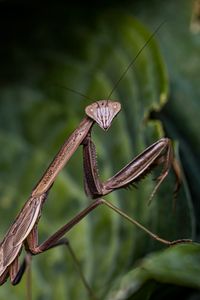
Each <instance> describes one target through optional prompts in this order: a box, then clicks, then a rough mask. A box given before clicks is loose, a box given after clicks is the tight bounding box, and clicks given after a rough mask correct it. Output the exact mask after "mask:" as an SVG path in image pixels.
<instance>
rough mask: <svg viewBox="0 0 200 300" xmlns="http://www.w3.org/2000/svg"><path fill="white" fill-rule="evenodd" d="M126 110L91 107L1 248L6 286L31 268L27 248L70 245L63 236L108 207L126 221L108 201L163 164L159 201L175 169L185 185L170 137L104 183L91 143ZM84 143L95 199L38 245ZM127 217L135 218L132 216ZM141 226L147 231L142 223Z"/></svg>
mask: <svg viewBox="0 0 200 300" xmlns="http://www.w3.org/2000/svg"><path fill="white" fill-rule="evenodd" d="M120 110H121V105H120V103H119V102H117V101H110V100H99V101H96V102H94V103H92V104H91V105H89V106H87V107H86V109H85V113H86V116H85V117H84V119H83V120H82V121H81V123H80V124H79V126H78V127H77V129H75V130H74V132H73V133H72V134H71V136H70V137H69V138H68V139H67V140H66V141H65V143H64V144H63V146H62V147H61V149H60V150H59V152H58V153H57V155H56V156H55V158H54V159H53V161H52V162H51V164H50V166H49V167H48V169H47V170H46V172H45V173H44V175H43V176H42V178H41V179H40V181H39V182H38V184H37V185H36V187H35V188H34V189H33V191H32V193H31V196H30V198H29V199H28V200H27V202H26V203H25V205H24V207H23V208H22V210H21V212H20V213H19V214H18V216H17V218H16V219H15V221H14V223H13V224H12V225H11V227H10V229H9V230H8V232H7V234H6V235H5V237H4V239H3V241H2V242H1V244H0V284H3V283H4V282H5V281H6V280H7V278H8V276H10V280H11V283H12V284H13V285H15V284H17V283H19V281H20V279H21V277H22V275H23V272H24V270H25V265H24V264H22V266H21V267H19V263H18V260H19V255H20V252H21V250H22V247H23V245H24V246H25V249H26V251H27V252H28V253H29V254H31V255H37V254H40V253H42V252H45V251H47V250H49V249H51V248H53V247H56V246H59V245H63V244H66V243H68V241H67V240H66V239H63V236H64V235H65V234H66V233H67V232H68V231H69V230H70V229H71V228H72V227H73V226H75V225H76V224H77V223H78V222H80V221H81V220H82V219H83V218H84V217H85V216H86V215H87V214H88V213H90V212H91V211H92V210H94V209H95V208H96V207H98V206H99V205H102V204H105V205H107V206H109V207H110V208H112V209H114V210H115V211H117V212H119V213H120V214H121V215H122V216H124V217H126V215H125V214H124V213H123V212H121V211H119V210H118V209H117V208H116V207H115V206H113V205H112V204H111V203H109V202H107V201H106V200H105V199H103V198H102V197H103V196H105V195H107V194H109V193H111V192H112V191H115V190H117V189H121V188H124V187H127V186H129V185H131V184H133V183H135V182H137V181H139V180H140V178H141V177H143V176H144V175H146V174H148V173H149V172H150V171H151V170H152V169H153V168H154V167H156V166H157V165H160V164H163V169H162V172H161V174H160V176H159V177H158V179H157V184H156V186H155V188H154V190H153V192H152V194H151V197H153V195H154V194H155V192H156V190H157V189H158V187H159V186H160V184H161V183H162V182H163V180H164V179H165V177H166V176H167V174H168V172H169V169H170V167H171V166H172V167H173V168H174V171H175V174H176V176H177V186H178V185H179V182H180V178H179V172H177V170H176V168H175V167H174V164H173V160H174V157H173V149H172V145H171V141H170V139H168V138H162V139H160V140H158V141H157V142H155V143H154V144H152V145H151V146H149V147H148V148H147V149H145V150H144V151H143V152H142V153H141V154H139V155H138V156H137V157H136V158H134V159H133V160H132V161H131V162H130V163H128V164H127V165H126V166H125V167H124V168H123V169H121V170H120V171H119V172H118V173H116V174H115V175H114V176H113V177H111V178H110V179H108V180H107V181H105V182H101V181H100V179H99V176H98V170H97V162H96V151H95V146H94V144H93V142H92V139H91V130H92V127H93V125H94V124H98V125H99V126H100V127H101V128H102V129H103V130H104V131H107V130H108V129H109V127H110V126H111V124H112V121H113V119H114V118H115V117H116V116H117V114H118V113H119V112H120ZM80 145H83V166H84V186H85V192H86V194H87V196H89V197H90V198H92V199H94V200H93V201H92V203H91V204H90V205H89V206H88V207H87V208H85V209H84V210H83V211H81V212H80V213H79V214H77V215H76V216H75V217H74V218H73V219H72V220H71V221H69V222H68V223H67V224H65V225H64V226H63V227H61V228H60V229H59V230H58V231H56V232H55V233H54V234H53V235H52V236H50V237H49V238H48V239H47V240H46V241H45V242H43V243H42V244H40V245H38V238H37V224H38V221H39V218H40V216H41V210H42V206H43V204H44V202H45V201H46V199H47V196H48V193H49V191H50V189H51V188H52V185H53V183H54V181H55V179H56V177H57V175H58V174H59V172H60V171H61V170H62V168H63V167H64V166H65V164H66V163H67V162H68V160H69V159H70V157H71V156H72V155H73V153H74V152H75V151H76V149H77V148H78V147H79V146H80ZM127 219H129V220H131V218H130V217H128V216H127ZM133 222H134V223H135V224H136V221H134V220H133ZM137 225H138V226H140V227H143V226H142V225H139V224H138V223H137ZM143 229H144V230H145V231H147V232H148V233H149V234H150V235H152V236H153V237H154V238H156V239H157V240H159V241H161V242H163V243H165V244H168V245H172V244H175V243H178V242H185V241H187V240H184V239H182V240H176V241H172V242H170V241H167V240H164V239H162V238H160V237H158V236H156V235H155V234H153V233H151V232H150V231H148V230H147V229H145V228H143ZM25 263H26V262H25Z"/></svg>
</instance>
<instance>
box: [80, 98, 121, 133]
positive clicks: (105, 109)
mask: <svg viewBox="0 0 200 300" xmlns="http://www.w3.org/2000/svg"><path fill="white" fill-rule="evenodd" d="M120 110H121V104H120V103H119V102H117V101H110V100H99V101H97V102H94V103H92V104H91V105H88V106H87V107H86V108H85V113H86V115H87V116H88V117H90V118H91V119H93V120H94V121H95V122H96V123H97V124H99V126H100V127H101V128H102V129H103V130H108V128H109V127H110V126H111V124H112V120H113V119H114V117H115V116H116V115H117V114H118V113H119V111H120Z"/></svg>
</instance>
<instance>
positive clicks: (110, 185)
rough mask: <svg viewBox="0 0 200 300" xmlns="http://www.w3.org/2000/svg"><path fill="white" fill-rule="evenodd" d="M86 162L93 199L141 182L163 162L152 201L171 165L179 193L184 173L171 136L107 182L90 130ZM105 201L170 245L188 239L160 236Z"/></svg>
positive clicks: (86, 181)
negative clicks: (179, 166) (100, 166)
mask: <svg viewBox="0 0 200 300" xmlns="http://www.w3.org/2000/svg"><path fill="white" fill-rule="evenodd" d="M83 158H84V160H83V165H84V175H85V176H84V184H85V192H86V194H87V195H88V196H90V197H91V198H94V199H95V198H100V197H102V196H105V195H107V194H109V193H111V192H112V191H114V190H117V189H121V188H124V187H127V186H129V185H131V184H134V183H137V182H139V181H140V179H141V178H142V177H144V175H147V174H148V173H149V172H150V171H151V170H152V169H153V168H154V167H156V166H158V165H160V164H162V165H163V169H162V171H161V174H160V176H159V177H158V178H157V183H156V186H155V187H154V189H153V191H152V193H151V195H150V199H149V201H151V199H152V198H153V196H154V195H155V193H156V191H157V190H158V188H159V186H160V185H161V183H162V182H163V180H164V179H165V178H166V176H167V175H168V173H169V170H170V167H171V166H172V168H173V170H174V173H175V175H176V188H175V192H177V189H178V188H179V186H180V180H181V179H180V172H179V170H178V168H177V166H176V165H175V164H174V157H173V149H172V145H171V141H170V140H169V139H168V138H162V139H160V140H158V141H157V142H155V143H154V144H152V145H151V146H149V147H148V148H147V149H145V150H144V151H143V152H142V153H141V154H139V155H138V156H137V157H136V158H134V159H133V160H132V161H131V162H130V163H129V164H127V165H126V166H125V167H124V168H122V169H121V170H120V171H119V172H118V173H116V174H115V175H114V176H113V177H111V178H110V179H108V180H107V181H105V182H100V179H99V175H98V169H97V161H96V151H95V146H94V144H93V142H92V140H91V135H90V133H89V134H88V135H87V136H86V138H85V139H84V141H83ZM102 201H103V203H104V204H105V205H107V206H108V207H110V208H111V209H113V210H114V211H116V212H117V213H119V214H120V215H121V216H123V217H124V218H126V219H127V220H128V221H130V222H131V223H133V224H134V225H136V226H138V227H139V228H141V229H142V230H144V231H145V232H146V233H148V234H149V235H150V236H152V237H153V238H154V239H156V240H158V241H160V242H161V243H164V244H167V245H173V244H176V243H180V242H188V241H191V240H188V239H179V240H175V241H168V240H165V239H163V238H160V237H159V236H158V235H156V234H154V233H153V232H151V231H150V230H148V229H147V228H145V227H144V226H143V225H141V224H140V223H139V222H137V221H136V220H134V219H133V218H131V217H130V216H128V215H127V214H125V213H124V212H123V211H121V210H120V209H119V208H117V207H116V206H114V205H113V204H111V203H110V202H107V201H106V200H105V199H102Z"/></svg>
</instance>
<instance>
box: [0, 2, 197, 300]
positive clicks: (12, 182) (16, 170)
mask: <svg viewBox="0 0 200 300" xmlns="http://www.w3.org/2000/svg"><path fill="white" fill-rule="evenodd" d="M129 5H130V4H127V10H126V9H124V11H120V10H117V11H114V10H113V9H109V10H108V9H106V8H105V7H104V9H102V8H101V9H100V10H99V11H98V10H95V13H94V15H93V16H91V15H89V13H86V10H84V9H83V12H82V13H81V9H80V8H79V9H80V10H78V12H77V11H76V9H75V8H74V7H70V8H71V9H72V11H71V10H68V7H67V6H66V5H60V6H59V5H56V4H54V5H50V7H49V8H48V12H49V14H48V16H47V15H45V14H44V7H43V9H42V7H41V11H40V12H38V11H37V9H36V7H32V15H31V16H29V17H30V18H28V17H27V16H26V18H25V20H26V24H27V27H26V28H24V27H23V31H22V32H21V30H22V23H23V22H22V23H20V21H19V20H18V23H17V25H16V28H14V29H12V30H13V31H11V30H8V33H9V35H8V36H9V38H10V39H9V38H7V39H5V44H4V48H3V49H4V52H5V53H6V56H5V57H3V56H2V55H1V60H2V68H1V73H2V74H3V75H4V76H3V77H2V76H1V90H0V95H1V101H0V142H1V156H0V170H1V171H0V176H1V178H0V195H1V200H0V214H1V234H2V237H3V234H4V233H5V232H6V230H7V228H8V226H9V224H10V223H11V222H12V220H14V218H15V216H16V213H17V212H18V211H19V210H20V208H21V206H22V205H23V203H24V201H25V199H26V198H28V196H29V194H30V191H31V189H32V188H33V186H34V184H35V183H36V182H37V180H38V178H40V176H41V175H42V172H43V171H44V170H45V168H46V167H47V166H48V163H49V162H50V161H51V159H52V157H53V156H54V155H55V153H56V151H57V150H58V149H59V147H60V145H61V144H62V143H63V141H64V140H65V139H66V138H67V137H68V136H69V135H70V133H71V132H72V131H73V130H74V129H75V128H76V126H77V125H78V124H79V122H80V121H81V119H82V118H83V116H84V107H85V106H86V105H87V104H89V103H90V102H91V100H87V99H83V98H82V97H80V96H79V95H77V94H73V93H70V92H69V91H67V90H66V89H64V88H63V87H61V86H66V87H69V88H72V89H75V90H77V91H80V92H81V93H83V94H85V95H88V98H90V99H94V100H97V99H103V98H106V97H108V95H109V94H110V92H111V91H112V88H113V86H114V85H115V84H116V82H117V81H118V80H119V78H120V76H121V75H122V74H123V72H124V70H125V69H126V68H127V66H128V64H129V63H130V62H131V61H132V59H133V58H134V57H135V55H136V54H137V53H138V51H139V50H140V49H141V47H142V46H143V45H144V43H145V42H146V41H147V39H148V37H149V36H150V34H151V32H150V31H149V29H147V27H146V26H144V25H142V23H141V22H140V21H138V20H137V19H136V18H135V17H134V14H133V11H131V10H130V11H129V9H128V8H129V7H130V8H132V7H134V5H130V6H129ZM5 7H6V5H5ZM5 7H4V9H5V11H6V8H5ZM135 7H136V8H137V9H136V12H135V14H138V15H139V13H138V12H139V11H140V9H141V7H140V5H137V4H136V6H135ZM153 7H154V9H155V11H156V7H157V9H158V7H159V4H157V3H156V1H154V6H153ZM11 9H14V8H13V7H12V8H11ZM152 9H153V8H152ZM97 11H98V13H97ZM141 11H142V10H141ZM75 12H76V14H75ZM36 16H37V22H36V19H35V17H36ZM44 16H45V17H44ZM144 17H145V14H143V17H141V18H144ZM146 18H147V19H148V18H149V19H150V20H151V19H152V16H151V9H149V15H148V13H146ZM161 18H162V17H161ZM5 22H6V21H5ZM158 24H159V23H158ZM158 24H157V25H158ZM153 28H154V29H155V26H153ZM162 30H164V31H165V30H166V29H164V26H163V28H161V29H160V32H162ZM11 32H12V34H13V40H12V41H11ZM174 34H175V32H174ZM188 34H189V33H188ZM160 35H162V34H160ZM176 37H177V36H176ZM191 39H192V38H191ZM180 40H181V38H180ZM169 41H170V39H169ZM169 43H170V45H171V44H172V43H171V41H170V42H169ZM161 44H162V46H163V40H162V38H161ZM11 45H12V46H13V47H11ZM173 46H174V45H173ZM191 47H192V46H191ZM173 49H174V47H173ZM188 49H190V48H189V46H188ZM1 51H2V49H1ZM176 51H177V49H175V50H174V52H173V53H174V54H173V55H174V59H175V58H176V59H178V58H177V57H178V53H177V52H176ZM181 51H182V52H183V51H184V50H183V47H182V48H181V50H180V49H179V53H180V52H181ZM188 51H189V50H188ZM1 54H2V52H1ZM173 55H172V54H171V56H170V55H167V56H166V62H167V64H168V68H169V75H170V76H169V75H168V72H167V67H166V63H165V61H164V59H163V56H162V54H161V50H160V48H159V46H158V42H157V41H156V38H154V39H153V40H151V42H150V43H149V44H148V45H147V47H146V48H145V49H144V50H143V51H142V53H141V54H140V56H139V57H138V58H137V60H136V62H135V64H134V66H133V67H132V68H131V69H130V70H129V71H128V72H127V73H126V75H125V76H124V78H123V79H122V80H121V82H120V83H119V84H118V85H117V86H116V88H115V90H114V92H113V94H112V99H119V101H120V102H121V104H122V112H121V113H120V114H119V116H118V117H117V118H116V120H115V121H114V123H113V126H112V128H111V129H110V130H109V132H107V133H106V134H105V133H102V132H101V131H100V129H98V128H95V129H94V133H93V138H94V141H95V144H96V146H97V155H98V161H99V172H100V174H101V178H102V179H104V180H105V179H106V178H109V177H110V176H112V175H113V174H114V173H115V172H117V171H118V170H119V169H120V168H121V167H123V166H124V165H125V164H126V163H127V162H129V161H130V160H131V159H132V157H134V156H135V155H137V154H138V153H140V152H141V151H142V150H144V149H145V148H146V147H147V146H148V145H150V144H151V143H153V142H154V141H155V140H157V139H158V138H160V137H162V136H163V135H165V134H166V133H165V131H164V129H163V124H164V126H165V129H166V130H167V132H168V134H169V135H170V136H171V137H173V138H177V141H176V142H175V143H174V145H175V148H176V154H177V156H178V148H179V147H178V145H180V150H181V163H182V164H183V167H186V166H188V168H187V170H189V171H190V173H186V178H184V182H183V185H182V187H181V190H180V192H179V195H178V199H177V207H176V212H175V213H173V211H172V200H173V187H174V176H173V173H172V174H171V173H170V175H169V177H168V179H167V180H166V181H165V182H164V184H163V185H162V187H161V188H160V189H159V191H158V193H157V194H156V196H155V198H154V199H153V202H152V204H151V206H150V207H148V206H147V202H148V197H149V195H150V194H151V191H152V190H153V187H154V185H155V182H154V181H153V180H152V179H153V178H154V177H155V176H156V175H158V173H157V172H156V173H154V174H152V176H149V177H147V178H145V179H144V180H143V181H142V182H141V183H140V184H139V185H138V188H137V189H131V190H123V191H119V192H114V193H112V194H111V195H110V196H109V197H107V198H108V200H109V201H112V202H113V204H115V205H118V206H119V207H121V208H122V209H123V210H124V211H126V212H127V213H128V214H129V215H130V216H132V217H133V218H135V219H136V220H138V221H140V222H141V223H142V224H143V225H145V226H146V227H148V228H149V229H151V230H152V231H153V232H155V233H157V234H159V235H160V236H162V237H164V238H166V239H169V240H173V239H177V238H183V237H192V238H194V237H195V233H196V230H197V229H198V225H197V226H196V227H195V220H196V217H197V213H198V209H197V211H196V210H195V212H194V211H193V204H192V201H191V197H190V195H192V200H193V203H194V204H196V203H197V199H196V195H197V194H198V189H197V188H196V186H195V187H193V186H192V185H191V182H192V181H191V179H190V180H189V181H188V178H194V177H192V176H194V175H195V174H198V172H199V170H198V166H197V161H196V160H195V159H196V156H195V154H196V153H198V149H199V142H198V141H197V140H195V138H197V137H198V136H197V128H196V123H195V118H196V114H198V112H197V110H195V107H198V100H195V97H190V95H191V94H189V91H190V92H191V89H190V88H188V93H186V92H185V93H184V95H182V96H183V98H181V97H180V95H179V85H180V86H181V88H183V90H185V89H186V88H187V86H186V85H185V81H184V80H183V78H182V77H181V72H180V70H179V69H178V66H176V64H175V63H173ZM180 57H182V56H180ZM179 59H181V58H179ZM193 59H194V58H193ZM194 61H195V60H194ZM193 64H194V62H193ZM192 66H193V65H192ZM192 66H191V68H192ZM193 67H194V66H193ZM188 69H189V67H188ZM190 72H192V71H191V70H190ZM172 73H173V74H172ZM174 73H175V74H174ZM175 75H176V76H177V77H176V76H175ZM188 76H189V75H188ZM169 78H170V81H172V84H171V86H172V91H171V92H169V86H170V83H169ZM196 85H197V84H196ZM177 86H178V87H177ZM169 95H170V97H171V99H170V101H169V103H168V104H167V105H166V102H167V100H168V99H169ZM186 95H187V96H188V98H187V99H186ZM192 95H194V94H192ZM180 99H181V100H180ZM188 99H190V101H191V102H190V105H188V102H187V101H188ZM164 105H165V107H164ZM185 106H186V107H187V110H186V111H185V110H184V109H183V108H184V107H185ZM163 107H164V109H163ZM187 116H188V119H189V120H190V121H188V122H187V121H186V120H187ZM151 117H154V119H152V118H151ZM158 118H160V120H158ZM161 121H162V122H161ZM183 122H184V124H183ZM183 126H184V130H183V129H182V127H183ZM177 132H178V133H179V134H177ZM191 132H192V133H193V136H192V137H191V135H190V133H191ZM194 143H195V144H194ZM194 145H195V149H194V152H195V153H194V155H192V156H190V154H191V149H192V147H194ZM190 158H191V160H190ZM187 170H186V169H185V171H187ZM193 170H194V172H193ZM190 176H191V177H190ZM187 181H188V182H187ZM197 181H198V179H196V182H197ZM82 182H83V172H82V153H81V150H80V149H79V150H78V151H77V153H75V154H74V156H73V157H72V159H71V160H70V162H69V164H68V165H67V167H66V168H65V169H64V170H63V171H62V172H61V174H60V175H59V177H58V179H57V180H56V183H55V184H54V186H53V188H52V191H51V193H50V195H49V199H48V200H47V203H46V205H45V207H44V210H43V212H42V218H41V220H40V224H39V236H40V240H41V241H42V240H44V239H45V238H47V237H48V236H49V235H50V234H51V233H53V232H55V231H56V229H57V228H59V227H60V226H62V225H63V224H64V223H66V222H67V221H68V220H69V219H70V218H72V217H73V216H74V215H75V214H76V213H78V212H79V211H80V210H81V209H83V208H84V207H86V205H88V203H89V201H91V200H88V199H87V198H86V196H85V195H84V189H83V183H82ZM188 184H189V185H188ZM197 186H198V185H197ZM197 224H198V223H197ZM67 236H68V237H69V240H70V243H71V245H72V248H73V249H74V251H75V252H76V255H77V257H78V259H79V261H80V263H81V267H82V269H83V272H84V274H85V276H86V278H87V280H88V282H89V284H90V285H91V287H92V290H93V291H94V292H95V294H96V296H97V297H98V298H99V299H105V298H106V299H164V298H162V296H159V295H163V293H164V292H165V291H168V290H169V287H171V286H173V293H175V291H176V288H177V289H178V286H179V285H181V286H182V287H183V289H185V290H187V291H188V289H191V290H190V291H191V294H192V293H193V292H195V289H197V288H199V287H200V283H199V279H198V274H199V272H200V265H199V255H200V254H199V253H200V252H199V250H200V249H199V245H198V244H195V243H192V244H187V245H177V246H173V247H171V248H169V249H166V247H165V246H163V245H160V244H159V243H158V242H156V241H154V240H152V239H151V238H150V237H149V236H147V235H146V234H145V233H144V232H142V231H141V230H140V229H138V228H135V227H133V225H131V224H129V223H128V222H127V221H126V220H123V219H122V218H121V217H120V216H118V215H116V213H114V212H113V211H111V210H109V209H108V208H107V207H101V208H98V209H96V211H94V212H93V213H91V214H90V215H89V216H88V217H87V218H85V219H84V220H83V221H82V222H81V223H80V224H78V225H77V226H76V227H75V228H73V230H72V231H71V232H69V234H68V235H67ZM25 289H26V278H24V279H23V280H22V283H20V285H19V286H16V287H10V283H9V282H8V283H6V284H5V285H4V286H2V287H1V289H0V298H1V299H5V297H9V299H11V300H12V299H22V298H24V297H25V296H24V295H25V293H26V292H25ZM32 289H33V299H66V298H67V299H87V298H88V295H87V292H86V290H85V288H84V286H83V284H82V282H81V280H80V277H79V275H78V272H77V271H76V269H75V268H74V263H73V260H72V258H71V256H70V254H69V253H68V251H67V249H65V248H60V249H59V248H57V249H54V250H51V251H48V252H46V253H44V254H42V255H40V256H38V257H34V258H33V262H32ZM156 293H157V294H156ZM169 294H170V293H169ZM169 294H168V295H169ZM191 294H190V293H187V294H185V295H189V296H190V295H191ZM189 296H188V299H189ZM151 297H152V298H151ZM156 297H157V298H156ZM159 297H160V298H159ZM184 299H186V298H184Z"/></svg>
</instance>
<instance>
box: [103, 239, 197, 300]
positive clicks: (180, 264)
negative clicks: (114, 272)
mask: <svg viewBox="0 0 200 300" xmlns="http://www.w3.org/2000/svg"><path fill="white" fill-rule="evenodd" d="M199 258H200V246H199V245H198V244H182V245H181V244H180V245H176V246H173V247H171V248H169V249H167V250H164V251H161V252H157V253H154V254H151V255H148V256H147V257H146V258H145V259H143V260H142V261H141V262H140V263H139V266H137V267H136V268H135V269H133V271H131V272H129V273H127V274H126V275H125V276H124V277H123V278H122V280H121V281H120V282H118V285H117V286H116V287H115V288H114V289H113V291H112V292H111V293H110V296H109V297H108V299H113V300H114V299H115V300H119V299H120V300H123V299H129V297H130V296H132V297H131V299H135V298H134V296H133V295H134V294H137V293H138V292H139V291H140V290H141V291H142V290H143V296H144V299H146V297H145V296H147V295H149V291H150V290H149V287H150V285H146V283H147V282H148V281H149V282H151V287H152V288H151V292H152V291H153V290H154V289H155V287H156V285H155V283H154V284H153V283H152V280H153V281H156V282H160V283H170V284H176V285H181V286H186V287H192V288H200V280H199V272H200V263H199V262H200V259H199ZM186 270H187V271H186ZM147 287H148V288H147ZM145 294H146V295H145ZM136 297H137V296H136Z"/></svg>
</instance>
